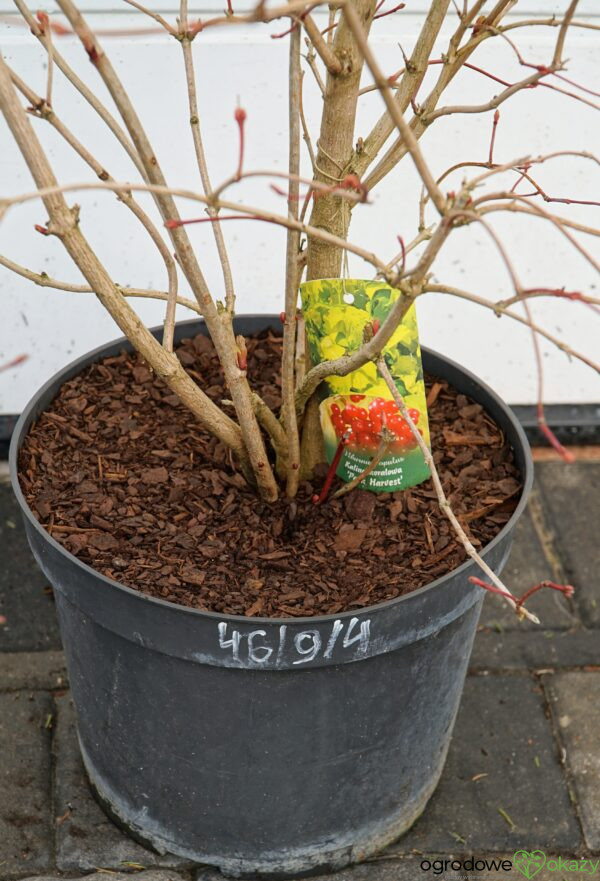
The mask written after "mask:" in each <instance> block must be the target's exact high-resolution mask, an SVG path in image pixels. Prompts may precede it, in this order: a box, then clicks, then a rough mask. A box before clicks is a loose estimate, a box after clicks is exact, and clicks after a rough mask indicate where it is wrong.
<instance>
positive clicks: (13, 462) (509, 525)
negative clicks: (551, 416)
mask: <svg viewBox="0 0 600 881" xmlns="http://www.w3.org/2000/svg"><path fill="white" fill-rule="evenodd" d="M244 319H254V320H256V319H270V320H272V324H273V326H275V327H280V325H281V321H280V319H279V316H278V315H275V314H271V313H257V312H251V313H243V314H240V315H236V316H235V318H234V321H235V320H237V321H243V320H244ZM198 323H202V319H201V318H191V319H187V320H185V321H178V322H177V323H176V330H177V329H180V328H185V327H186V326H190V325H197V324H198ZM150 332H151V333H153V334H157V333H161V332H162V325H158V326H157V327H153V328H150ZM119 345H120V346H122V347H123V348H130V349H131V350H133V346H132V345H131V343H130V342H129V340H128V339H127V337H118V338H117V339H115V340H111V341H109V342H107V343H103V344H102V345H101V346H97V347H96V348H95V349H92V350H91V351H90V352H87V353H85V354H84V355H81V356H80V357H79V358H75V359H74V360H73V361H71V362H69V363H68V364H67V365H66V366H65V367H62V368H61V369H60V370H58V371H57V372H56V373H55V374H54V375H53V376H51V377H50V379H48V380H47V381H46V382H45V383H44V384H43V385H42V386H41V387H40V388H39V389H38V390H37V392H35V394H34V395H33V397H32V398H31V399H30V400H29V401H28V403H27V404H26V406H25V408H24V410H23V412H22V413H21V415H20V416H19V419H18V420H17V423H16V425H15V428H14V430H13V433H12V438H11V443H10V449H9V454H8V464H9V471H10V480H11V485H12V489H13V492H14V494H15V497H16V500H17V502H18V504H19V506H20V508H21V512H22V515H23V516H24V517H26V518H27V522H28V523H29V525H30V526H32V527H33V528H34V529H35V530H36V531H37V532H38V533H39V534H40V536H41V537H42V539H44V540H45V541H47V542H49V543H50V545H51V546H52V547H53V548H54V549H55V550H57V551H59V553H61V554H63V555H64V556H66V557H67V558H68V559H69V560H70V562H71V563H72V564H74V565H75V567H76V568H79V569H81V570H83V571H84V572H85V573H87V574H90V575H92V576H94V577H95V578H97V579H99V580H100V581H101V582H104V583H106V584H107V585H110V586H111V587H112V588H115V587H116V588H118V589H119V590H121V591H123V592H124V593H125V594H128V595H129V596H130V598H131V599H134V600H137V601H140V602H146V603H152V604H154V605H156V606H159V607H164V608H166V609H167V610H170V611H178V612H180V613H182V614H187V615H192V616H197V617H200V618H208V619H212V620H214V621H219V622H220V621H223V622H231V623H232V624H233V623H239V622H241V621H244V622H246V623H248V622H252V623H253V624H254V623H256V624H262V625H270V626H273V625H274V624H289V625H291V624H294V625H298V624H310V623H313V624H327V623H328V622H332V621H334V620H336V619H339V620H345V619H346V618H353V617H355V616H356V615H357V614H359V613H360V614H365V613H367V612H371V611H377V612H380V611H384V610H385V609H387V608H389V607H391V606H394V605H396V604H398V603H402V602H407V601H409V600H410V599H412V598H416V597H419V596H421V595H422V594H424V593H426V592H428V591H431V590H434V589H435V588H438V587H442V586H443V582H444V581H446V579H447V578H448V576H450V575H452V576H460V574H461V573H462V572H464V571H466V569H467V568H469V567H470V566H472V565H473V561H472V560H471V559H470V558H468V559H467V560H465V561H464V563H461V565H460V566H458V567H457V568H456V569H452V570H450V572H446V573H445V574H444V575H440V577H439V578H436V579H435V580H434V581H430V582H428V583H427V584H424V585H423V586H422V587H418V588H415V590H412V591H410V592H409V593H406V594H403V595H402V596H399V597H394V598H393V599H391V600H385V601H384V602H382V603H376V604H374V605H372V606H365V607H364V608H361V609H351V610H349V611H345V612H338V613H337V614H329V615H311V616H303V617H293V616H287V617H281V618H264V617H258V616H257V617H255V616H253V617H252V618H247V617H245V616H244V615H230V614H226V613H224V612H211V611H207V610H203V609H195V608H193V607H191V606H183V605H180V604H179V603H173V602H171V601H170V600H165V599H161V598H160V597H153V596H149V595H148V594H145V593H142V592H141V591H139V590H136V589H135V588H133V587H128V586H127V585H125V584H121V583H120V582H119V581H115V580H113V579H112V578H108V577H107V576H106V575H103V574H102V573H101V572H98V570H97V569H94V568H93V567H92V566H89V565H88V564H87V563H84V562H83V561H82V560H79V559H78V558H77V557H76V556H74V554H71V553H70V551H68V550H67V549H66V548H65V547H64V546H63V545H61V544H60V542H58V541H56V539H55V538H53V537H52V536H51V535H50V534H49V533H48V532H47V531H46V530H45V529H44V527H43V526H42V525H41V524H40V523H39V521H38V520H37V518H36V517H35V516H34V514H33V512H32V510H31V508H30V507H29V505H28V504H27V501H26V499H25V497H24V495H23V493H22V491H21V486H20V484H19V478H18V468H17V459H18V453H19V449H20V446H21V443H22V440H23V438H24V437H25V434H26V429H28V428H29V425H30V424H31V422H32V421H33V418H32V411H34V410H35V409H36V407H37V405H38V402H39V400H40V399H41V398H42V397H43V396H44V395H45V394H46V393H47V392H48V391H49V390H50V389H51V388H53V387H54V386H56V392H55V395H54V396H53V397H55V396H56V393H58V390H59V389H60V387H61V386H62V385H63V383H64V382H65V381H66V380H67V379H68V378H69V377H68V376H67V374H70V375H76V374H77V373H78V372H80V371H76V370H75V368H76V367H78V366H80V367H81V369H83V368H84V367H86V366H88V364H91V363H94V362H95V361H97V360H99V358H100V357H102V355H103V353H104V352H105V350H106V349H108V348H111V347H112V348H114V347H116V346H119ZM421 350H422V351H424V352H427V353H430V354H431V355H434V356H435V357H438V358H441V359H442V360H444V361H445V362H446V363H447V364H449V365H450V366H451V367H453V368H455V369H457V370H458V371H460V372H461V373H462V374H463V375H464V376H465V377H466V378H467V379H469V380H471V381H472V382H474V383H475V384H476V385H477V386H478V387H480V388H481V389H483V391H484V392H485V393H486V394H487V395H488V396H489V397H490V398H492V399H493V400H494V403H495V404H496V406H497V407H498V409H499V410H501V411H502V412H503V414H504V415H505V417H506V419H507V421H508V422H509V423H510V424H511V426H512V428H513V430H514V431H515V433H516V436H517V438H518V440H519V441H520V443H521V448H522V454H523V464H524V468H523V471H522V479H523V485H522V489H521V497H520V499H519V502H518V504H517V507H516V508H515V510H514V511H513V513H512V515H511V516H510V518H509V520H507V522H506V523H505V524H504V526H503V527H502V529H501V530H500V531H499V532H498V533H497V535H496V536H495V537H494V538H493V539H492V541H491V542H489V543H488V544H486V545H485V547H484V548H482V550H481V552H480V553H481V556H482V557H484V558H485V556H486V555H487V553H488V552H489V551H490V550H492V549H493V548H494V547H495V546H496V545H497V544H498V543H499V542H500V541H502V539H503V538H504V536H505V535H506V533H509V532H511V531H512V530H513V529H514V527H515V525H516V523H517V521H518V519H519V518H520V517H521V515H522V514H523V511H524V509H525V507H526V505H527V501H528V497H529V493H530V490H531V487H532V484H533V459H532V456H531V450H530V446H529V441H528V440H527V437H526V435H525V432H524V430H523V428H522V426H521V424H520V422H519V421H518V419H517V417H516V416H515V414H514V413H513V411H512V410H511V409H510V407H509V406H508V405H507V404H505V403H504V401H503V400H502V398H501V397H500V396H499V395H498V394H497V393H496V392H495V391H494V390H493V389H492V388H490V386H488V385H487V383H485V382H483V381H482V380H481V379H479V378H478V377H477V376H475V374H474V373H472V372H471V371H470V370H467V369H466V368H465V367H463V366H462V365H460V364H458V363H457V362H456V361H452V360H451V359H450V358H447V357H446V356H445V355H441V354H440V353H439V352H435V351H434V350H433V349H430V348H428V347H427V346H421ZM42 412H43V411H42ZM38 418H39V417H38ZM494 421H497V420H494ZM472 589H473V590H479V591H481V590H483V588H481V587H476V586H475V585H473V588H472Z"/></svg>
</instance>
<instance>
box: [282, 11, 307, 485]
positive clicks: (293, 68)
mask: <svg viewBox="0 0 600 881" xmlns="http://www.w3.org/2000/svg"><path fill="white" fill-rule="evenodd" d="M301 86H302V82H301V73H300V29H299V28H297V29H296V30H294V31H292V33H291V34H290V61H289V99H288V103H289V109H288V123H289V147H288V170H289V175H290V177H289V182H288V214H289V216H290V217H291V218H292V219H294V220H297V219H298V198H299V194H300V187H299V184H298V175H299V174H300V101H301V98H300V89H301ZM299 256H300V233H299V231H298V230H297V229H288V231H287V245H286V258H285V316H284V318H285V320H284V324H283V352H282V361H281V393H282V399H283V403H282V408H281V415H282V421H283V423H284V425H285V431H286V437H287V446H288V451H287V452H288V461H287V482H286V492H287V495H288V496H290V497H293V496H295V495H296V492H297V490H298V483H299V480H300V435H299V431H298V420H297V418H296V405H295V390H296V380H295V365H296V351H295V350H296V312H297V305H298V284H299V282H300V275H301V269H300V267H299Z"/></svg>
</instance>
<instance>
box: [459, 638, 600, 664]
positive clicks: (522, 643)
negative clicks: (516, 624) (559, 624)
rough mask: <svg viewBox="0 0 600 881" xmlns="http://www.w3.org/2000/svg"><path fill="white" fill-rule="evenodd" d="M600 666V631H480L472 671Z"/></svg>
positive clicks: (474, 647)
mask: <svg viewBox="0 0 600 881" xmlns="http://www.w3.org/2000/svg"><path fill="white" fill-rule="evenodd" d="M598 664H600V633H599V632H598V630H586V629H583V628H582V629H580V630H576V631H561V630H540V629H538V631H537V632H535V631H534V632H527V633H525V632H524V633H521V632H519V631H509V632H506V633H496V632H494V631H489V630H487V631H481V632H479V633H478V634H477V636H476V637H475V644H474V646H473V653H472V655H471V660H470V667H469V669H470V671H471V672H478V671H480V670H523V669H529V670H544V669H547V668H549V667H552V668H557V667H586V666H596V665H598Z"/></svg>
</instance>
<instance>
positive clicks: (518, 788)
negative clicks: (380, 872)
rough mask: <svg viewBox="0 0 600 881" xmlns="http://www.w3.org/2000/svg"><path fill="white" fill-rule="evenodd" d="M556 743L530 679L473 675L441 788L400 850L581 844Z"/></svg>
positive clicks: (401, 842) (540, 697)
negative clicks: (557, 755)
mask: <svg viewBox="0 0 600 881" xmlns="http://www.w3.org/2000/svg"><path fill="white" fill-rule="evenodd" d="M556 750H557V748H556V744H555V742H554V740H553V737H552V730H551V726H550V724H549V722H548V720H547V719H546V717H545V715H544V697H543V694H542V693H541V689H540V687H539V685H537V684H536V683H535V682H534V680H533V679H532V678H530V677H528V676H476V677H469V678H468V679H467V682H466V687H465V693H464V695H463V700H462V704H461V708H460V711H459V715H458V719H457V724H456V727H455V731H454V736H453V738H452V743H451V746H450V751H449V755H448V761H447V763H446V768H445V770H444V773H443V775H442V779H441V781H440V784H439V786H438V789H437V791H436V792H435V793H434V795H433V797H432V799H431V801H430V803H429V805H428V806H427V808H426V810H425V813H424V814H423V816H422V817H421V818H420V819H419V820H418V821H417V823H416V824H415V826H414V827H413V829H412V830H410V831H409V832H408V833H407V834H406V835H405V836H404V837H403V838H401V839H400V840H399V841H398V842H397V843H396V844H395V845H394V848H393V849H394V851H396V852H402V853H410V851H411V849H412V848H416V849H417V850H418V851H421V852H425V853H428V852H429V853H430V852H451V853H454V852H457V853H458V852H461V851H463V852H464V851H467V852H469V851H474V852H476V853H485V852H488V851H492V852H493V851H499V852H506V851H510V852H513V851H515V850H517V849H518V848H526V849H528V850H532V849H534V848H541V849H543V850H546V849H550V848H554V849H556V850H560V851H561V852H563V851H564V850H568V849H575V848H576V847H577V846H578V844H579V838H580V833H579V826H578V823H577V821H576V817H575V815H574V813H573V810H572V807H571V804H570V800H569V794H568V790H567V785H566V781H565V779H564V775H563V772H562V769H561V767H560V765H559V763H558V761H557V757H556ZM478 774H485V775H487V776H485V777H483V778H480V779H478V780H476V781H474V780H473V777H474V776H476V775H478ZM501 811H505V812H506V814H507V815H508V817H510V819H511V821H512V823H514V827H512V826H511V825H510V823H509V822H508V821H507V819H506V818H505V817H504V816H503V815H502V813H501Z"/></svg>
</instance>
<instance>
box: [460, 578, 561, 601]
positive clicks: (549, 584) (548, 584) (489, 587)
mask: <svg viewBox="0 0 600 881" xmlns="http://www.w3.org/2000/svg"><path fill="white" fill-rule="evenodd" d="M469 581H470V582H471V584H476V585H477V586H478V587H483V588H484V590H489V591H490V593H497V594H500V596H505V597H508V598H509V599H511V600H512V601H513V602H514V603H515V605H516V607H517V609H521V608H523V606H524V604H525V602H526V601H527V600H528V599H529V597H530V596H532V595H533V594H534V593H537V591H538V590H541V589H542V588H544V587H548V588H551V589H552V590H559V591H560V592H561V593H564V595H565V596H566V597H569V598H570V597H572V596H573V594H574V592H575V588H574V587H573V585H572V584H556V583H555V582H554V581H540V583H539V584H536V585H534V587H530V588H529V590H526V591H525V593H524V594H523V596H522V597H521V598H520V599H518V598H517V597H516V596H513V594H512V593H510V592H509V591H507V590H500V588H498V587H494V585H493V584H488V582H487V581H482V580H481V578H477V576H476V575H470V576H469Z"/></svg>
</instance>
